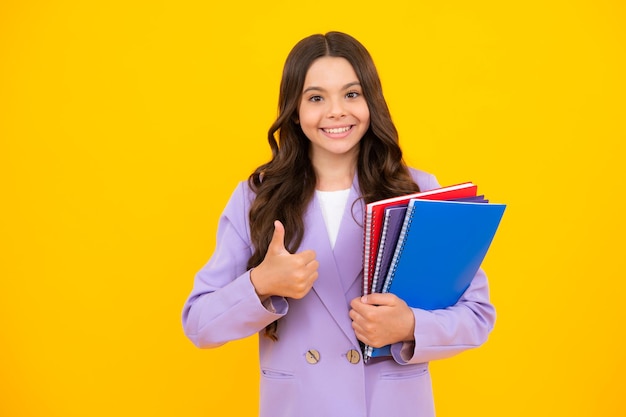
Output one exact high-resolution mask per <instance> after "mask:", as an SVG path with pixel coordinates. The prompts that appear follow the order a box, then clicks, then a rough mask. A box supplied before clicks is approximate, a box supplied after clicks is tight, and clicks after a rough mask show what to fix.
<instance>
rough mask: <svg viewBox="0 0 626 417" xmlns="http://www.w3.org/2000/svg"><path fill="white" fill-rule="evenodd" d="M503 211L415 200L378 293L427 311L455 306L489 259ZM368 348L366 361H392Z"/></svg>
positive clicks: (496, 207) (490, 206)
mask: <svg viewBox="0 0 626 417" xmlns="http://www.w3.org/2000/svg"><path fill="white" fill-rule="evenodd" d="M505 208H506V205H504V204H488V203H485V202H484V201H482V202H463V201H436V200H421V199H413V200H411V201H410V202H409V205H408V208H407V213H406V216H405V219H404V223H403V225H402V231H401V232H400V237H399V239H398V244H397V245H396V248H395V252H394V256H393V259H392V261H391V265H390V269H389V272H388V274H387V277H386V279H385V283H384V286H383V289H382V292H391V293H393V294H396V295H397V296H398V297H400V298H402V299H403V300H404V301H406V303H407V304H408V305H409V306H410V307H414V308H421V309H425V310H435V309H440V308H446V307H449V306H452V305H454V304H456V302H457V301H458V300H459V298H460V297H461V296H462V295H463V293H464V292H465V290H466V289H467V287H469V285H470V283H471V282H472V279H473V278H474V275H475V274H476V272H477V271H478V268H480V265H481V263H482V261H483V259H484V257H485V255H486V254H487V251H488V249H489V246H490V245H491V242H492V240H493V237H494V236H495V233H496V231H497V229H498V226H499V224H500V220H501V219H502V216H503V214H504V210H505ZM390 354H391V352H390V347H389V346H385V347H382V348H378V349H374V348H371V347H366V350H365V359H366V360H367V359H369V357H378V356H387V355H390Z"/></svg>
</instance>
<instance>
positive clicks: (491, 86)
mask: <svg viewBox="0 0 626 417" xmlns="http://www.w3.org/2000/svg"><path fill="white" fill-rule="evenodd" d="M215 3H218V4H219V5H215ZM625 28H626V3H624V2H623V1H621V0H579V1H576V0H571V1H570V0H567V1H566V0H562V1H549V0H548V1H542V0H529V1H525V2H506V1H496V0H494V1H481V0H478V1H460V0H456V1H449V2H448V1H446V2H432V1H422V0H420V1H406V2H393V1H387V2H385V1H383V2H380V1H375V2H374V1H372V2H370V3H367V2H364V1H345V2H334V1H333V2H331V1H326V0H322V1H317V2H294V1H286V0H280V1H279V0H275V1H273V2H271V3H270V4H266V3H265V2H252V1H251V2H249V3H243V4H241V3H239V2H211V1H185V0H182V1H181V0H178V1H168V0H162V1H154V0H151V1H148V0H143V1H121V0H110V1H78V0H65V1H61V0H60V1H35V0H22V1H19V0H13V1H12V0H2V2H0V202H1V205H0V207H1V208H0V210H1V216H0V239H1V247H0V325H1V329H0V416H2V417H5V416H6V417H13V416H46V417H48V416H49V417H73V416H80V417H83V416H111V415H115V416H216V415H249V416H251V415H254V414H255V413H256V410H257V395H258V394H257V383H258V380H257V371H256V367H257V358H256V347H255V346H256V341H255V338H250V339H247V340H243V341H237V342H233V343H231V344H228V345H226V346H224V347H222V348H220V349H216V350H209V351H202V350H198V349H196V348H195V347H193V346H192V344H191V343H190V342H189V341H188V340H186V338H185V337H184V335H183V332H182V329H181V324H180V311H181V308H182V305H183V302H184V301H185V298H186V296H187V294H188V293H189V291H190V290H191V285H192V280H193V276H194V273H195V272H196V271H197V270H198V269H199V268H200V267H201V266H202V265H203V264H204V262H205V261H206V260H207V259H208V257H209V256H210V254H211V252H212V249H213V246H214V241H215V229H216V224H217V219H218V216H219V213H220V212H221V210H222V208H223V206H224V204H225V202H226V200H227V198H228V197H229V195H230V192H231V190H232V189H233V188H234V186H235V184H236V183H237V181H239V180H242V179H244V178H246V176H247V175H248V174H249V172H250V171H251V170H252V169H253V168H254V167H256V166H257V165H258V164H260V163H262V162H264V161H265V160H266V158H267V157H268V155H269V153H268V150H267V145H266V142H265V136H266V130H267V128H268V127H269V125H270V124H271V122H272V121H273V119H274V116H275V115H276V102H277V94H278V84H279V79H280V72H281V68H282V64H283V62H284V59H285V57H286V54H287V53H288V51H289V50H290V49H291V47H292V46H293V45H294V44H295V42H297V41H298V40H299V39H301V38H302V37H304V36H306V35H309V34H311V33H318V32H325V31H328V30H342V31H346V32H348V33H351V34H353V35H354V36H355V37H357V38H358V39H359V40H361V41H362V42H363V43H364V44H365V45H366V46H367V47H368V49H369V50H370V52H371V53H372V55H373V56H374V59H375V61H376V63H377V65H378V69H379V71H380V74H381V77H382V80H383V86H384V88H385V93H386V97H387V100H388V102H389V105H390V107H391V110H392V114H393V116H394V120H395V122H396V124H397V127H398V129H399V131H400V134H401V143H402V145H403V147H404V150H405V155H406V159H407V161H408V162H409V163H410V164H411V165H414V166H417V167H420V168H422V169H425V170H427V171H430V172H433V173H435V174H436V175H437V176H438V179H439V180H440V182H441V183H442V184H451V183H455V182H461V181H466V180H471V181H474V182H476V183H477V184H478V185H479V187H480V190H481V191H482V192H484V193H486V194H487V196H488V197H490V198H491V200H492V201H495V202H503V203H507V204H508V209H507V212H506V214H505V218H504V220H503V224H502V227H501V228H500V230H499V232H498V235H497V236H496V239H495V241H494V244H493V246H492V249H491V251H490V253H489V255H488V257H487V259H486V261H485V264H484V266H485V269H486V270H487V272H488V275H489V277H490V282H491V288H492V298H493V301H494V303H495V304H496V306H497V308H498V313H499V315H498V321H497V324H496V329H495V331H494V332H493V333H492V336H491V337H490V339H489V341H488V343H487V344H486V345H485V346H483V347H482V348H480V349H477V350H473V351H470V352H466V353H463V354H462V355H460V356H458V357H455V358H453V359H449V360H445V361H440V362H437V363H433V364H432V374H433V381H434V389H435V397H436V406H437V409H438V412H439V416H441V417H446V416H450V417H451V416H460V415H463V416H529V415H530V416H623V415H626V400H625V398H624V387H625V386H626V377H625V376H624V375H625V374H626V353H625V348H624V332H625V328H626V313H625V312H624V308H623V304H624V293H625V291H626V283H625V281H626V274H625V272H624V271H625V267H626V263H625V260H624V259H625V258H626V256H625V255H624V249H625V248H626V245H625V242H624V240H625V238H624V237H625V236H626V225H625V222H624V216H625V212H626V206H625V203H624V201H625V198H624V196H623V192H624V187H623V184H624V179H625V176H624V172H623V166H624V164H625V156H626V155H625V152H624V141H625V140H626V122H625V119H626V117H625V116H626V114H625V111H626V105H625V96H626V82H625V74H626V58H625V57H626V29H625Z"/></svg>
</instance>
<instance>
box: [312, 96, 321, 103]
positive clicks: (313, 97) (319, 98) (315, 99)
mask: <svg viewBox="0 0 626 417" xmlns="http://www.w3.org/2000/svg"><path fill="white" fill-rule="evenodd" d="M322 100H323V98H322V96H311V97H309V101H311V102H313V103H317V102H319V101H322Z"/></svg>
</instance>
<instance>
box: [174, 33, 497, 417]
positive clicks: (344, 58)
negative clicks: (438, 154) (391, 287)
mask: <svg viewBox="0 0 626 417" xmlns="http://www.w3.org/2000/svg"><path fill="white" fill-rule="evenodd" d="M268 140H269V144H270V147H271V149H272V159H271V160H270V161H269V162H268V163H266V164H264V165H261V166H260V167H258V168H257V169H256V170H255V171H254V172H253V173H252V175H250V177H249V179H248V181H247V182H242V183H240V184H239V186H238V187H237V188H236V190H235V191H234V193H233V195H232V197H231V199H230V201H229V202H228V204H227V206H226V208H225V210H224V212H223V215H222V217H221V218H220V222H219V226H218V234H217V246H216V249H215V252H214V253H213V256H212V257H211V259H210V261H209V262H208V263H207V265H206V266H205V267H204V268H202V270H201V271H200V272H198V274H197V275H196V278H195V282H194V287H193V290H192V292H191V294H190V296H189V298H188V300H187V302H186V304H185V307H184V310H183V325H184V329H185V333H186V335H187V336H188V337H189V338H190V339H191V340H192V341H193V343H194V344H196V345H197V346H198V347H202V348H212V347H217V346H220V345H222V344H224V343H226V342H228V341H230V340H234V339H239V338H243V337H247V336H250V335H252V334H255V333H260V337H259V355H260V365H261V383H260V385H261V393H260V415H261V416H262V417H280V416H289V417H309V416H315V417H319V416H324V417H333V416H338V417H339V416H340V417H351V416H360V417H365V416H367V417H389V416H393V417H403V416H433V415H434V406H433V398H432V392H431V381H430V375H429V373H428V362H429V361H430V360H434V359H441V358H446V357H450V356H452V355H455V354H457V353H459V352H461V351H463V350H466V349H469V348H472V347H476V346H479V345H480V344H482V343H483V342H484V341H485V340H486V338H487V336H488V334H489V332H490V331H491V329H492V327H493V323H494V320H495V313H494V308H493V306H492V305H491V304H490V302H489V293H488V287H487V279H486V276H485V274H484V273H483V272H482V270H480V271H479V272H478V273H477V274H476V276H475V277H474V280H473V282H472V284H471V285H470V287H469V288H468V290H467V291H466V292H465V294H464V295H463V297H462V298H461V299H460V300H459V302H458V303H457V304H456V305H454V306H452V307H450V308H447V309H445V310H435V311H425V310H419V309H411V308H409V307H408V306H407V304H406V303H405V302H403V301H402V300H401V299H399V298H398V297H396V296H395V295H393V294H371V295H368V296H364V297H361V296H360V295H361V294H360V289H361V277H362V265H363V261H362V248H363V225H362V219H363V210H364V203H367V202H370V201H374V200H378V199H383V198H388V197H393V196H398V195H402V194H408V193H412V192H416V191H419V190H422V191H425V190H428V189H432V188H437V187H439V184H438V183H437V181H436V180H435V178H434V177H433V176H432V175H430V174H427V173H425V172H422V171H418V170H415V169H410V168H408V167H407V166H406V165H405V164H404V162H403V159H402V152H401V150H400V147H399V145H398V134H397V131H396V129H395V127H394V125H393V123H392V121H391V117H390V115H389V110H388V108H387V104H386V102H385V99H384V97H383V94H382V88H381V85H380V80H379V77H378V74H377V71H376V68H375V66H374V63H373V61H372V58H371V57H370V55H369V53H368V52H367V50H366V49H365V48H364V47H363V46H362V45H361V44H360V43H359V42H358V41H357V40H355V39H354V38H352V37H350V36H348V35H346V34H343V33H338V32H330V33H327V34H325V35H313V36H310V37H307V38H305V39H303V40H301V41H300V42H299V43H298V44H297V45H296V46H295V47H294V48H293V50H292V51H291V52H290V54H289V56H288V57H287V61H286V63H285V67H284V71H283V77H282V82H281V86H280V96H279V115H278V118H277V120H276V121H275V122H274V124H273V125H272V126H271V128H270V129H269V134H268ZM360 342H361V343H366V344H369V345H372V346H374V347H380V346H384V345H387V344H391V345H392V349H391V351H392V356H390V357H383V358H373V359H371V360H370V361H368V362H367V364H365V363H364V362H363V360H362V357H361V349H360Z"/></svg>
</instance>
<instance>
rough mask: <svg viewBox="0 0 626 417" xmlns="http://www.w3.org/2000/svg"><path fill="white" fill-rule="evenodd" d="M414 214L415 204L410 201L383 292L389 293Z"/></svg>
mask: <svg viewBox="0 0 626 417" xmlns="http://www.w3.org/2000/svg"><path fill="white" fill-rule="evenodd" d="M414 212H415V202H414V200H411V202H410V203H409V207H408V209H407V213H406V217H405V218H404V223H403V224H402V230H401V231H400V237H399V238H398V246H396V250H395V252H394V253H393V258H392V259H391V268H390V270H389V272H388V273H387V279H386V280H385V285H384V287H383V292H389V287H390V286H391V282H392V281H393V277H394V276H395V275H396V269H398V263H399V262H400V257H401V256H402V251H403V250H404V245H405V244H406V235H407V234H408V233H409V229H410V228H411V223H413V213H414Z"/></svg>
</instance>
